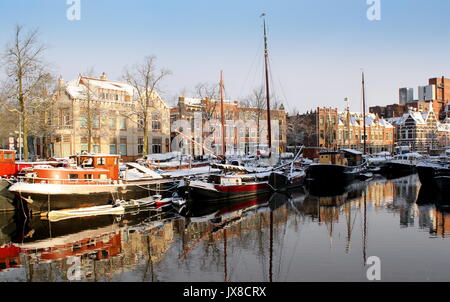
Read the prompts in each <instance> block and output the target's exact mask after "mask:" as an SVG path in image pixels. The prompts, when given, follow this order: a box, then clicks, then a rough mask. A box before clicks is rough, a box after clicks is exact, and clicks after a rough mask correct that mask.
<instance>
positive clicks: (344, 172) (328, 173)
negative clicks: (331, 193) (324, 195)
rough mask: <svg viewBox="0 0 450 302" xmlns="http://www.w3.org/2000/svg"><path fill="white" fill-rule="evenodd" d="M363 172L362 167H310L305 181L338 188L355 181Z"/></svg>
mask: <svg viewBox="0 0 450 302" xmlns="http://www.w3.org/2000/svg"><path fill="white" fill-rule="evenodd" d="M365 170H366V169H365V168H364V167H363V166H361V167H360V168H358V167H353V166H341V165H321V164H319V165H311V166H309V167H308V169H307V170H306V180H307V182H308V183H316V184H317V183H318V184H326V185H327V186H333V185H335V186H340V185H345V184H348V183H349V182H351V181H353V180H355V179H357V178H358V177H359V176H360V175H361V173H364V172H365Z"/></svg>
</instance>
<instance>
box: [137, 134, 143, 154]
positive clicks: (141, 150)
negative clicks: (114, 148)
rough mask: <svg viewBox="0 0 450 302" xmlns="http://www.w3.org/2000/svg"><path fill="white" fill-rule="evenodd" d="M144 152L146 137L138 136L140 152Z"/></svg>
mask: <svg viewBox="0 0 450 302" xmlns="http://www.w3.org/2000/svg"><path fill="white" fill-rule="evenodd" d="M143 153H144V138H143V137H139V138H138V154H143Z"/></svg>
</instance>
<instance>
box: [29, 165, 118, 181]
mask: <svg viewBox="0 0 450 302" xmlns="http://www.w3.org/2000/svg"><path fill="white" fill-rule="evenodd" d="M109 173H110V171H109V170H107V169H95V168H93V169H81V168H65V167H63V168H52V167H49V168H34V169H33V170H32V172H30V173H27V174H26V175H25V177H26V180H27V181H28V182H31V183H45V184H62V185H74V184H76V185H91V184H110V183H112V181H113V180H112V179H111V178H110V177H109Z"/></svg>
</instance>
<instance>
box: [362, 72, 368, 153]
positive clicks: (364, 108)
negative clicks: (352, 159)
mask: <svg viewBox="0 0 450 302" xmlns="http://www.w3.org/2000/svg"><path fill="white" fill-rule="evenodd" d="M362 99H363V125H364V147H363V154H364V155H365V154H366V139H367V135H366V91H365V85H364V71H363V72H362Z"/></svg>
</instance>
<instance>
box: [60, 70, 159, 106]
mask: <svg viewBox="0 0 450 302" xmlns="http://www.w3.org/2000/svg"><path fill="white" fill-rule="evenodd" d="M88 87H89V88H90V91H91V95H92V98H93V99H99V98H100V94H99V93H100V92H99V89H102V90H113V91H120V92H124V93H126V94H127V95H129V96H131V97H132V98H134V97H137V96H138V95H139V93H138V90H137V89H136V88H135V87H133V86H132V85H130V84H128V83H125V82H118V81H112V80H102V79H95V78H89V77H84V76H78V78H77V79H74V80H71V81H68V82H67V84H66V92H67V93H68V94H69V95H70V96H71V97H72V98H74V99H86V98H87V92H88ZM139 90H141V89H139ZM142 90H143V89H142ZM152 94H153V96H154V97H155V98H156V99H158V100H159V101H160V102H161V103H162V105H163V106H165V107H168V106H167V104H166V103H165V102H164V101H163V100H162V99H161V97H160V96H159V95H158V93H157V92H155V91H153V92H152Z"/></svg>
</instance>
